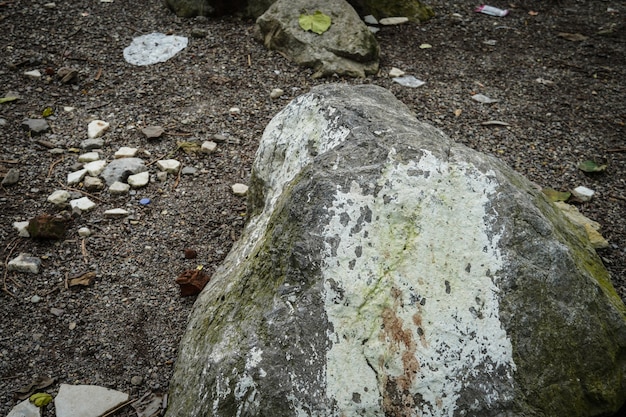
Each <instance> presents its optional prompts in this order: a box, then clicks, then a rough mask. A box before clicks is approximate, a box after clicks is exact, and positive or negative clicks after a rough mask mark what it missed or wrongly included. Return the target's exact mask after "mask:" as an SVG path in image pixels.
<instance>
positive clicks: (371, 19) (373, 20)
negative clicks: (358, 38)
mask: <svg viewBox="0 0 626 417" xmlns="http://www.w3.org/2000/svg"><path fill="white" fill-rule="evenodd" d="M363 21H364V22H365V23H367V24H368V25H377V24H378V20H377V19H376V18H375V17H374V16H372V15H371V14H368V15H367V16H363Z"/></svg>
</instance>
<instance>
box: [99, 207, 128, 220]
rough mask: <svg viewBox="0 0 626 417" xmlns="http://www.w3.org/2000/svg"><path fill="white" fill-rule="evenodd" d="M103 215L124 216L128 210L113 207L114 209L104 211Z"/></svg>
mask: <svg viewBox="0 0 626 417" xmlns="http://www.w3.org/2000/svg"><path fill="white" fill-rule="evenodd" d="M104 215H105V216H106V217H113V218H118V217H126V216H128V211H127V210H124V209H122V208H114V209H110V210H107V211H105V212H104Z"/></svg>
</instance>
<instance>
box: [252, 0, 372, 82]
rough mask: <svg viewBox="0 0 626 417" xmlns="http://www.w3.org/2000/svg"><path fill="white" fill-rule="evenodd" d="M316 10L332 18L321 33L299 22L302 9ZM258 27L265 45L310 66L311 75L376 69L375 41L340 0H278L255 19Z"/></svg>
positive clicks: (361, 74)
mask: <svg viewBox="0 0 626 417" xmlns="http://www.w3.org/2000/svg"><path fill="white" fill-rule="evenodd" d="M317 10H319V11H320V12H322V13H324V14H325V15H328V16H330V18H331V26H330V28H329V29H328V30H327V31H326V32H324V33H322V34H321V35H318V34H316V33H313V32H310V31H304V30H303V29H302V28H301V27H300V25H299V23H298V18H299V17H300V15H301V14H302V13H307V14H311V13H314V12H315V11H317ZM257 28H258V32H259V34H260V35H259V36H260V38H261V39H262V41H263V44H264V45H265V47H266V48H268V49H271V50H276V51H279V52H280V53H282V54H283V55H284V56H286V57H287V58H288V59H290V60H292V61H294V62H295V63H297V64H298V65H302V66H306V67H311V68H313V69H314V70H315V74H314V75H313V76H314V77H325V76H331V75H333V74H338V75H348V76H351V77H364V76H366V75H370V74H375V73H377V72H378V59H379V54H380V48H379V46H378V42H377V41H376V38H375V37H374V35H373V34H372V33H371V32H370V31H369V29H368V28H367V26H366V25H365V24H364V23H363V21H362V20H361V18H360V17H359V15H358V14H357V13H356V12H355V11H354V9H353V8H352V7H351V6H350V5H349V4H348V3H347V2H345V1H343V0H278V1H276V2H275V3H274V4H272V6H271V7H270V8H269V9H268V10H267V11H266V12H265V13H264V14H263V15H262V16H260V17H259V18H258V19H257Z"/></svg>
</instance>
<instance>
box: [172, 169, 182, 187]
mask: <svg viewBox="0 0 626 417" xmlns="http://www.w3.org/2000/svg"><path fill="white" fill-rule="evenodd" d="M182 170H183V164H180V166H179V167H178V175H176V181H175V182H174V185H173V186H172V190H174V189H176V187H178V183H179V182H180V173H181V171H182Z"/></svg>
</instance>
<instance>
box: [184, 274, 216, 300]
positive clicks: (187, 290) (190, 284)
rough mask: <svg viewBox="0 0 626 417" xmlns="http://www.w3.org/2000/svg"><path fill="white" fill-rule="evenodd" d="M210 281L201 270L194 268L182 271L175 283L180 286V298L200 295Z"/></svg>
mask: <svg viewBox="0 0 626 417" xmlns="http://www.w3.org/2000/svg"><path fill="white" fill-rule="evenodd" d="M210 279H211V277H209V276H208V275H207V274H206V273H205V272H204V270H203V269H198V268H196V269H188V270H186V271H183V273H181V274H180V275H179V276H178V278H176V283H177V284H178V285H180V295H181V297H188V296H191V295H197V294H200V292H201V291H202V289H203V288H204V286H205V285H206V284H207V282H209V280H210Z"/></svg>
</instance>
